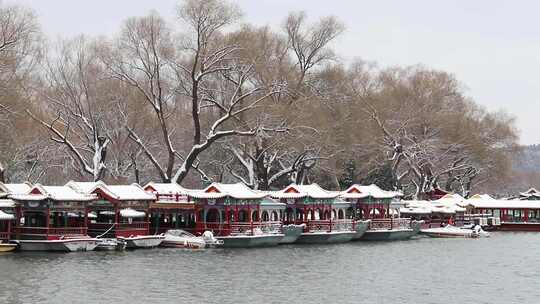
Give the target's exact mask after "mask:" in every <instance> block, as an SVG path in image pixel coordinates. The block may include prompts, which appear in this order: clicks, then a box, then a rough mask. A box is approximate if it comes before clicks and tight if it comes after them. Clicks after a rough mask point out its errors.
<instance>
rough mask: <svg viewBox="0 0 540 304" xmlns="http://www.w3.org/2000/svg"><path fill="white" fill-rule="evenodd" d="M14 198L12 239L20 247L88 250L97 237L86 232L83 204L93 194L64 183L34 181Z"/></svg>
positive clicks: (91, 199) (91, 198) (93, 198)
mask: <svg viewBox="0 0 540 304" xmlns="http://www.w3.org/2000/svg"><path fill="white" fill-rule="evenodd" d="M10 197H11V198H12V199H13V200H15V201H16V202H17V207H16V209H17V211H16V213H17V216H16V217H17V221H16V227H15V228H14V231H13V234H14V236H15V237H14V241H15V242H17V243H18V244H19V248H20V250H23V251H62V252H72V251H90V250H94V249H95V248H96V246H97V239H95V238H92V237H90V236H88V234H87V219H88V215H87V212H86V207H85V206H86V204H87V203H88V202H91V201H93V200H95V198H96V197H95V196H93V195H86V194H81V193H78V192H76V191H74V190H73V189H71V188H69V187H66V186H42V185H40V184H36V185H34V186H33V187H32V188H31V189H30V191H29V192H28V193H26V194H16V195H10Z"/></svg>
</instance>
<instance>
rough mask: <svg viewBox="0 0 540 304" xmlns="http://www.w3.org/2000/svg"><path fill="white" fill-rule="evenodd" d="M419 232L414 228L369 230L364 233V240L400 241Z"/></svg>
mask: <svg viewBox="0 0 540 304" xmlns="http://www.w3.org/2000/svg"><path fill="white" fill-rule="evenodd" d="M416 234H418V231H416V230H414V229H392V230H368V231H366V232H365V233H364V235H363V236H362V238H361V240H362V241H399V240H407V239H410V238H411V237H412V236H413V235H416Z"/></svg>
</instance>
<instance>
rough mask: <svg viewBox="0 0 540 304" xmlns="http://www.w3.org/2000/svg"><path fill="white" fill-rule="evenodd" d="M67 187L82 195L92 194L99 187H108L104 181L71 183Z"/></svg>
mask: <svg viewBox="0 0 540 304" xmlns="http://www.w3.org/2000/svg"><path fill="white" fill-rule="evenodd" d="M66 186H68V187H70V188H72V189H74V190H76V191H78V192H80V193H92V191H93V190H94V189H96V188H97V187H98V186H107V185H106V184H105V183H104V182H102V181H97V182H76V181H69V182H68V183H67V184H66Z"/></svg>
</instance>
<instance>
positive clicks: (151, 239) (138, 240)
mask: <svg viewBox="0 0 540 304" xmlns="http://www.w3.org/2000/svg"><path fill="white" fill-rule="evenodd" d="M119 239H121V240H124V241H125V242H126V248H128V249H136V248H154V247H157V246H159V245H160V244H161V243H162V242H163V240H164V239H165V236H164V235H139V236H131V237H119Z"/></svg>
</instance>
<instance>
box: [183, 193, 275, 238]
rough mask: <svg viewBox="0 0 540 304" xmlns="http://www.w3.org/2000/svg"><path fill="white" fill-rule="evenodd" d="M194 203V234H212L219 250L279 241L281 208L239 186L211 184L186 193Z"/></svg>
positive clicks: (273, 202) (263, 196)
mask: <svg viewBox="0 0 540 304" xmlns="http://www.w3.org/2000/svg"><path fill="white" fill-rule="evenodd" d="M189 197H190V198H192V199H193V201H194V202H195V222H196V226H195V231H196V233H197V234H202V233H203V232H204V231H207V230H209V231H212V232H213V234H214V235H215V236H216V238H217V239H219V240H222V241H223V247H244V248H245V247H263V246H275V245H278V244H279V243H280V241H281V240H282V239H283V237H284V234H283V231H282V222H281V221H280V216H281V215H282V214H283V210H284V209H285V205H284V204H281V203H279V202H276V201H274V200H272V199H271V198H269V197H267V194H266V193H264V192H258V191H254V190H252V189H250V188H249V187H247V186H246V185H244V184H242V183H237V184H222V183H212V184H211V185H209V186H208V187H206V188H205V189H204V190H190V191H189Z"/></svg>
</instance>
